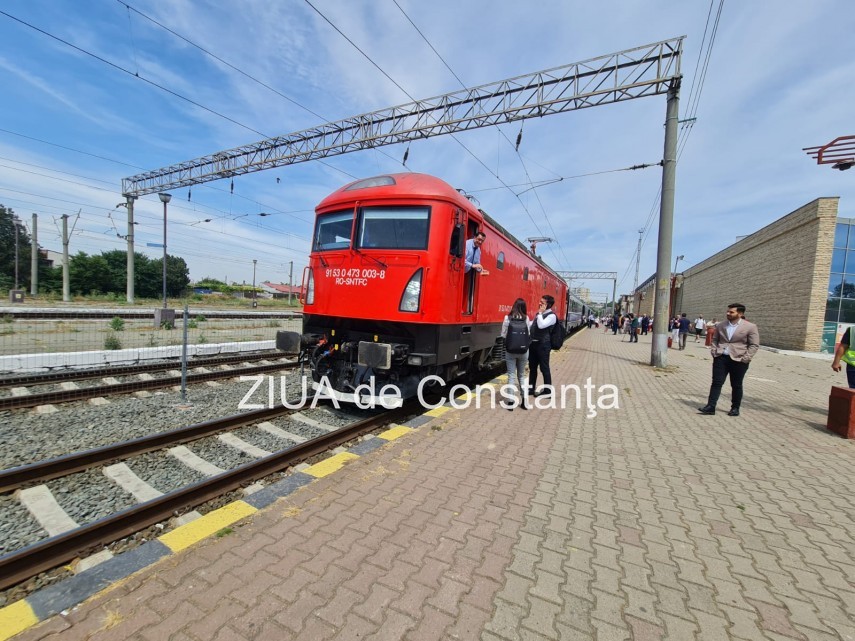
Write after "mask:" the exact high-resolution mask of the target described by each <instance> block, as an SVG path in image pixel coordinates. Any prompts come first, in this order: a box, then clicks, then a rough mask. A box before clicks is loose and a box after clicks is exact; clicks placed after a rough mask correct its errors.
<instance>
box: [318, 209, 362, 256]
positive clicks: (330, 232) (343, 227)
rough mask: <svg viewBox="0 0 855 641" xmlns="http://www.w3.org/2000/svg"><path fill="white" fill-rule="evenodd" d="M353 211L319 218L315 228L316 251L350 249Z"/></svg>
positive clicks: (324, 215)
mask: <svg viewBox="0 0 855 641" xmlns="http://www.w3.org/2000/svg"><path fill="white" fill-rule="evenodd" d="M352 227H353V211H346V212H335V213H332V214H322V215H320V216H318V222H317V225H316V227H315V242H314V247H313V248H312V249H313V250H314V251H328V250H330V249H347V248H348V247H350V230H351V228H352Z"/></svg>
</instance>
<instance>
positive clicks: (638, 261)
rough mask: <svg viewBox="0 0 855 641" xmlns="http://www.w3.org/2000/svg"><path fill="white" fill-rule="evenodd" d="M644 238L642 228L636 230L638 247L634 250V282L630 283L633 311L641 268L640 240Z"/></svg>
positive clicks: (633, 309)
mask: <svg viewBox="0 0 855 641" xmlns="http://www.w3.org/2000/svg"><path fill="white" fill-rule="evenodd" d="M642 238H644V230H643V229H639V230H638V249H636V250H635V282H634V283H633V284H632V311H633V312H634V311H635V297H636V296H637V295H638V294H637V292H636V290H637V289H638V272H639V269H640V268H641V240H642Z"/></svg>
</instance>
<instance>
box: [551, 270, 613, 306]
mask: <svg viewBox="0 0 855 641" xmlns="http://www.w3.org/2000/svg"><path fill="white" fill-rule="evenodd" d="M556 273H557V274H558V275H559V276H561V278H563V279H564V280H565V282H566V283H567V289H572V283H573V281H574V280H610V281H612V313H614V307H615V296H616V295H617V272H556Z"/></svg>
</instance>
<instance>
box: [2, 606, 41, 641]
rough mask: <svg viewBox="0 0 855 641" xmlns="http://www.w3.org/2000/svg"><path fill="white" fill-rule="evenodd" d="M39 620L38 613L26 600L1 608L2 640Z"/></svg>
mask: <svg viewBox="0 0 855 641" xmlns="http://www.w3.org/2000/svg"><path fill="white" fill-rule="evenodd" d="M38 622H39V619H38V617H37V616H36V613H35V612H33V608H31V607H30V604H29V603H27V602H26V601H18V602H17V603H13V604H12V605H7V606H6V607H5V608H0V641H6V639H11V638H12V637H13V636H15V635H16V634H18V633H19V632H23V631H24V630H26V629H27V628H29V627H30V626H33V625H35V624H36V623H38Z"/></svg>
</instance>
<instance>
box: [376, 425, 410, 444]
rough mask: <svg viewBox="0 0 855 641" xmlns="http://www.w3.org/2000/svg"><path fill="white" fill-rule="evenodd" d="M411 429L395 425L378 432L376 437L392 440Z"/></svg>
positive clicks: (404, 434)
mask: <svg viewBox="0 0 855 641" xmlns="http://www.w3.org/2000/svg"><path fill="white" fill-rule="evenodd" d="M412 431H413V430H412V429H411V428H409V427H404V426H403V425H396V426H395V427H393V428H390V429H388V430H386V431H385V432H383V433H382V434H378V435H377V438H382V439H383V440H384V441H394V440H395V439H396V438H401V437H402V436H406V435H407V434H409V433H410V432H412Z"/></svg>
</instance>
